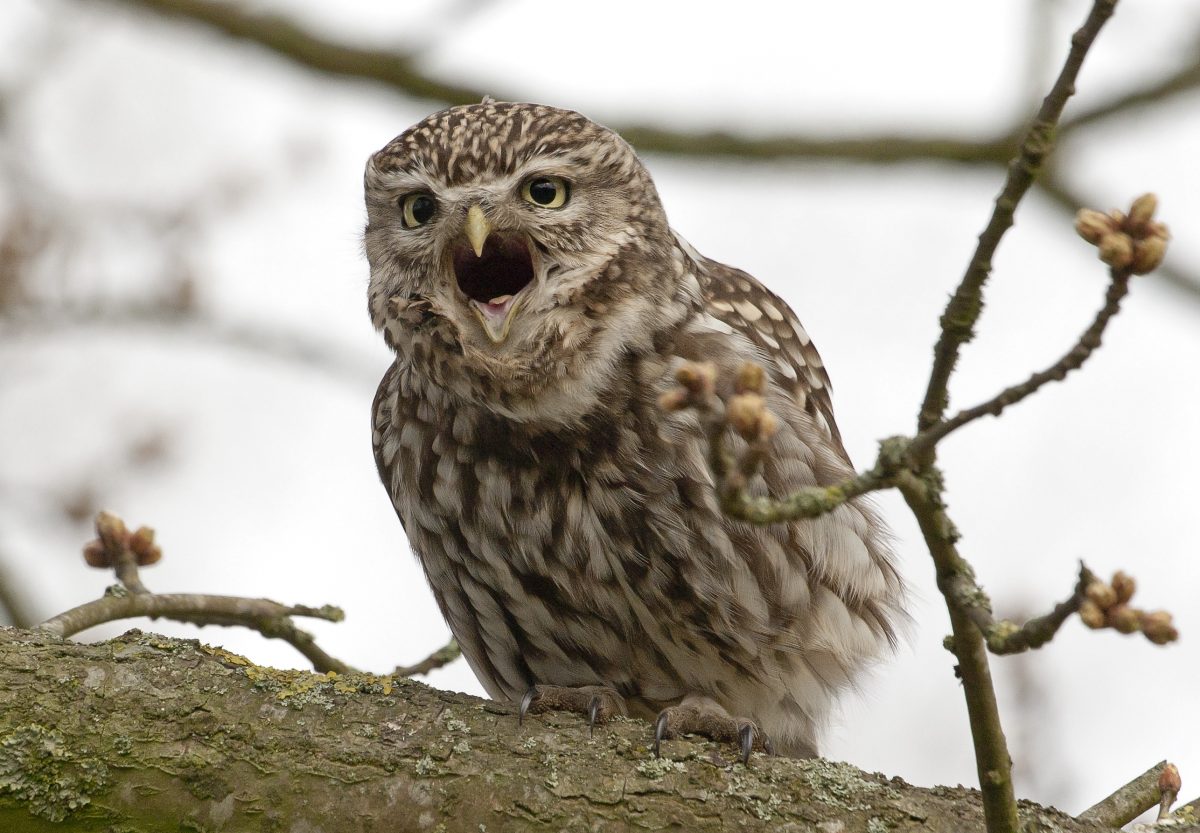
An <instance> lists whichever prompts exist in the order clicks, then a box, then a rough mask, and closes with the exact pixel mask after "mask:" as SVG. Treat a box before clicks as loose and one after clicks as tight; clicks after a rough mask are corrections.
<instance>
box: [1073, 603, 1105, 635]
mask: <svg viewBox="0 0 1200 833" xmlns="http://www.w3.org/2000/svg"><path fill="white" fill-rule="evenodd" d="M1079 619H1080V621H1081V622H1083V624H1085V625H1087V626H1088V627H1089V628H1091V629H1092V630H1094V631H1098V630H1100V629H1101V628H1103V627H1104V626H1105V625H1106V624H1107V623H1106V622H1105V620H1104V611H1103V610H1101V609H1100V606H1099V605H1097V604H1096V603H1095V602H1093V601H1092V600H1091V599H1084V600H1083V603H1082V604H1080V605H1079Z"/></svg>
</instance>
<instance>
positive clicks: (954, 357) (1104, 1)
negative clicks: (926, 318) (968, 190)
mask: <svg viewBox="0 0 1200 833" xmlns="http://www.w3.org/2000/svg"><path fill="white" fill-rule="evenodd" d="M1115 6H1116V0H1095V2H1094V3H1093V5H1092V9H1091V12H1090V13H1089V14H1088V18H1087V20H1086V21H1085V22H1084V24H1083V26H1082V27H1080V29H1079V30H1078V31H1076V32H1075V34H1074V36H1073V37H1072V38H1071V50H1070V52H1069V53H1068V55H1067V60H1066V62H1065V63H1064V64H1063V68H1062V71H1061V72H1060V73H1059V76H1058V79H1057V80H1056V81H1055V82H1054V86H1053V87H1052V88H1051V90H1050V93H1049V94H1048V95H1047V96H1046V98H1045V99H1044V100H1043V101H1042V106H1041V108H1040V109H1039V110H1038V113H1037V116H1036V117H1035V118H1034V120H1033V123H1032V124H1031V125H1030V126H1029V129H1028V130H1027V131H1026V133H1025V137H1024V139H1023V140H1022V141H1021V146H1020V150H1019V152H1018V154H1017V156H1016V158H1015V159H1013V160H1012V162H1010V163H1009V166H1008V178H1007V179H1006V180H1005V183H1004V187H1003V188H1001V190H1000V194H999V195H998V196H997V197H996V201H995V207H994V208H993V210H992V216H991V218H990V219H989V220H988V223H987V226H986V227H985V228H984V230H983V232H982V233H981V234H980V235H979V244H978V246H977V247H976V249H975V253H974V254H973V255H972V256H971V261H970V263H969V264H968V266H967V270H966V272H965V273H964V275H963V278H962V281H961V282H960V283H959V285H958V288H957V289H956V290H955V292H954V295H953V296H952V297H951V299H950V302H949V303H948V304H947V305H946V310H945V312H944V313H942V317H941V321H940V323H941V334H940V336H939V337H938V342H937V345H936V346H935V347H934V359H933V370H932V372H931V373H930V376H929V385H928V388H927V389H926V392H925V399H924V402H923V403H922V405H921V411H920V415H919V418H918V420H917V430H918V431H925V430H927V429H928V428H930V427H932V426H933V425H935V424H936V423H937V422H939V421H940V420H941V419H942V414H944V413H945V411H946V406H947V404H948V400H949V397H948V393H947V388H948V385H949V382H950V375H951V373H953V372H954V366H955V364H956V363H957V362H958V354H959V349H960V348H961V347H962V345H963V344H964V343H966V342H968V341H970V340H971V339H972V338H974V336H975V322H976V321H977V320H978V318H979V314H980V312H982V310H983V286H984V284H985V283H986V282H987V279H988V276H989V275H990V274H991V271H992V258H993V256H994V255H995V253H996V247H997V246H999V245H1000V241H1001V239H1003V237H1004V234H1005V232H1007V231H1008V229H1009V228H1011V227H1012V224H1013V215H1014V213H1015V212H1016V209H1017V205H1018V204H1019V203H1020V201H1021V198H1022V197H1024V196H1025V194H1026V193H1027V192H1028V191H1029V188H1030V186H1031V185H1033V182H1034V180H1035V179H1036V178H1037V176H1038V173H1039V172H1040V170H1041V167H1042V163H1043V160H1045V158H1046V157H1047V156H1049V154H1050V151H1051V150H1052V149H1053V147H1054V133H1055V127H1056V125H1057V123H1058V120H1059V118H1060V117H1061V115H1062V111H1063V108H1064V107H1065V106H1066V104H1067V99H1069V98H1070V97H1071V95H1072V94H1073V93H1074V92H1075V79H1076V78H1077V77H1078V76H1079V70H1080V69H1081V68H1082V66H1083V59H1084V57H1086V55H1087V53H1088V50H1089V49H1090V48H1091V46H1092V44H1093V43H1094V42H1095V40H1096V36H1097V35H1098V34H1099V33H1100V29H1101V28H1102V27H1103V26H1104V23H1105V22H1106V21H1107V20H1108V18H1109V17H1111V16H1112V13H1113V9H1114V8H1115ZM923 459H927V460H929V461H932V449H927V450H926V451H925V452H924V457H923Z"/></svg>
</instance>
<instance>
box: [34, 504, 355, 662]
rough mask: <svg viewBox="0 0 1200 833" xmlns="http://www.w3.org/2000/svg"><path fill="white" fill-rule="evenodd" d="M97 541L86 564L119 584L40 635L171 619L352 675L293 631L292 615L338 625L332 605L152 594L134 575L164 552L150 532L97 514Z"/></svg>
mask: <svg viewBox="0 0 1200 833" xmlns="http://www.w3.org/2000/svg"><path fill="white" fill-rule="evenodd" d="M96 536H97V537H96V540H94V541H91V542H89V543H88V544H87V545H86V546H85V547H84V548H83V557H84V560H85V561H87V563H88V564H89V565H90V566H92V567H101V568H111V569H112V570H113V571H114V572H115V573H116V575H117V580H118V581H120V584H115V585H113V586H112V587H109V588H108V590H107V591H105V594H104V597H103V598H101V599H97V600H95V601H91V602H87V603H85V604H82V605H79V606H78V607H74V608H72V609H71V610H68V611H66V612H65V613H60V614H58V615H57V616H55V617H53V618H52V619H48V620H47V621H45V622H43V623H42V624H40V625H38V630H40V631H43V632H45V633H49V634H53V635H55V636H59V637H68V636H73V635H74V634H77V633H79V632H80V631H84V630H87V629H88V628H92V627H95V626H96V625H101V624H104V623H105V622H115V621H118V620H121V619H131V618H134V617H138V616H148V617H150V618H151V619H157V618H160V617H161V618H164V619H173V620H175V621H177V622H187V623H189V624H192V625H223V626H237V625H240V626H242V627H246V628H250V629H251V630H256V631H258V632H259V633H261V634H262V635H263V636H265V637H268V638H270V639H282V640H284V641H285V642H287V643H288V644H289V645H291V646H292V647H294V648H295V649H296V650H297V651H299V652H300V653H301V654H303V655H304V657H305V658H306V659H308V660H309V661H310V662H311V663H312V664H313V667H314V668H315V669H316V670H318V671H322V672H326V671H335V672H337V673H342V674H345V673H351V672H352V671H353V670H354V669H353V668H351V667H350V666H348V665H346V664H345V663H343V662H342V661H340V660H338V659H336V658H334V657H332V656H330V655H329V654H327V653H325V651H323V650H322V649H321V648H320V647H319V646H318V645H317V644H316V641H315V640H314V639H313V637H312V634H309V633H307V632H306V631H302V630H300V629H299V628H297V627H296V626H295V624H294V623H293V622H292V620H291V619H290V618H289V617H291V616H307V617H310V618H314V619H324V620H326V621H329V622H340V621H342V619H344V618H345V614H344V613H342V610H341V609H340V608H337V607H333V606H332V605H323V606H322V607H308V606H307V605H291V606H285V605H281V604H279V603H278V602H273V601H271V600H270V599H246V598H241V597H237V596H210V595H202V594H197V593H174V594H172V593H163V594H157V593H151V592H150V591H149V590H148V589H147V588H146V586H145V585H144V584H142V580H141V577H140V576H139V574H138V567H139V566H145V565H147V564H154V563H156V562H157V561H158V560H159V559H160V558H162V550H161V549H160V548H159V547H158V546H157V545H156V544H155V543H154V530H153V529H150V528H149V527H145V526H143V527H140V528H139V529H138V530H136V531H135V532H132V533H131V532H130V531H129V529H128V528H127V527H126V525H125V522H124V521H123V520H121V519H120V518H119V517H117V516H116V515H114V514H112V513H111V512H101V513H99V514H98V515H96Z"/></svg>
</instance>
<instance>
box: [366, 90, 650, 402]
mask: <svg viewBox="0 0 1200 833" xmlns="http://www.w3.org/2000/svg"><path fill="white" fill-rule="evenodd" d="M365 179H366V199H367V214H368V225H367V230H366V238H365V242H366V251H367V256H368V260H369V261H370V265H371V285H370V291H369V296H370V308H371V314H372V319H373V321H374V323H375V325H376V326H377V327H378V328H380V329H381V330H383V332H384V334H385V337H386V338H387V340H388V342H389V344H390V345H391V346H392V348H393V349H394V350H396V352H397V353H398V354H399V355H400V356H401V358H402V359H405V360H407V361H409V362H410V363H417V364H421V365H423V366H424V370H425V371H427V372H428V373H429V374H430V375H432V376H437V377H439V378H438V381H441V382H443V383H447V382H448V381H449V379H450V377H451V375H456V378H457V377H462V378H465V379H467V380H471V381H472V382H473V387H472V392H473V394H474V395H486V396H492V397H495V398H497V399H504V398H505V396H506V397H507V398H508V399H510V400H514V401H515V400H517V399H521V398H522V397H525V398H529V397H537V396H541V395H544V394H545V393H546V391H547V389H548V388H552V387H554V386H555V385H561V384H563V383H565V382H567V381H570V380H574V381H579V380H580V379H584V378H590V377H596V376H598V375H603V370H604V367H605V366H610V365H611V363H612V362H613V361H615V357H616V355H617V354H618V353H619V352H620V350H621V349H623V346H627V340H628V341H636V340H637V339H638V338H642V337H645V335H644V333H639V332H638V327H639V324H640V323H642V322H641V319H643V318H645V317H646V316H647V315H649V314H650V312H651V311H652V310H653V305H654V303H655V300H656V299H659V300H661V297H663V296H664V294H666V295H669V294H670V293H671V292H672V291H673V289H672V287H671V286H670V284H671V279H670V275H663V274H658V275H657V277H655V276H654V275H653V274H651V273H653V272H654V271H655V270H653V269H649V267H648V264H652V263H654V262H655V261H656V260H661V259H663V258H668V259H669V258H670V251H671V248H672V244H671V235H670V231H669V229H668V227H667V222H666V217H665V216H664V214H663V211H662V207H661V204H660V202H659V199H658V195H657V193H656V191H655V189H654V185H653V183H652V182H651V180H650V177H649V175H648V174H647V173H646V171H645V169H644V168H643V167H642V165H641V163H640V162H639V161H638V159H637V157H636V155H635V154H634V152H633V150H632V149H631V148H630V147H629V145H628V144H627V143H626V142H625V141H624V140H622V139H621V138H620V137H619V136H617V135H616V134H615V133H613V132H611V131H609V130H607V129H605V128H603V127H600V126H599V125H597V124H594V123H593V122H591V121H589V120H587V119H586V118H584V117H583V116H581V115H579V114H578V113H574V112H570V111H566V110H558V109H555V108H551V107H545V106H540V105H531V104H509V103H496V102H485V103H483V104H476V105H470V106H465V107H454V108H451V109H449V110H444V111H442V112H440V113H436V114H434V115H432V116H430V117H429V118H427V119H425V120H424V121H422V122H420V123H419V124H417V125H415V126H414V127H412V128H410V129H409V130H407V131H405V132H404V133H402V134H401V135H400V136H398V137H397V138H395V139H394V140H392V141H391V142H390V143H389V144H388V145H387V146H386V147H384V148H383V149H382V150H380V151H379V152H378V153H376V154H374V155H373V156H372V157H371V159H370V161H369V162H368V163H367V169H366V177H365ZM659 271H660V272H661V270H659ZM592 381H597V380H596V379H592ZM459 382H460V384H461V379H459ZM484 383H486V384H484ZM484 388H486V390H485V389H484ZM502 394H503V396H502ZM514 407H515V406H514Z"/></svg>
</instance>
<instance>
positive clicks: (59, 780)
mask: <svg viewBox="0 0 1200 833" xmlns="http://www.w3.org/2000/svg"><path fill="white" fill-rule="evenodd" d="M0 752H2V754H0V794H7V795H12V796H14V797H15V798H17V799H18V800H20V801H21V802H23V803H24V804H25V805H26V806H27V807H28V808H29V812H31V813H32V814H33V815H35V816H39V817H41V818H44V819H47V820H48V821H52V822H60V821H63V820H64V819H66V818H67V816H69V815H70V814H71V813H73V812H74V811H76V810H79V809H80V808H83V807H86V806H87V805H88V804H90V803H91V800H92V796H93V795H96V794H97V793H98V792H101V791H103V790H104V789H105V788H106V787H107V786H108V780H109V778H108V767H107V766H105V764H104V762H103V761H100V760H97V759H94V758H92V757H91V756H90V755H88V754H86V753H85V752H77V751H74V750H72V749H70V748H69V747H68V746H67V742H66V738H65V737H63V735H62V733H61V732H59V731H58V730H57V729H48V728H46V727H45V726H41V725H39V724H36V723H31V724H26V725H23V726H18V727H17V728H15V729H14V730H13V731H11V732H9V733H8V734H6V735H3V736H2V737H0Z"/></svg>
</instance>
